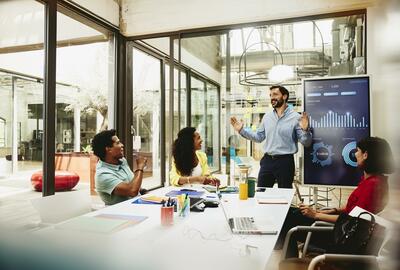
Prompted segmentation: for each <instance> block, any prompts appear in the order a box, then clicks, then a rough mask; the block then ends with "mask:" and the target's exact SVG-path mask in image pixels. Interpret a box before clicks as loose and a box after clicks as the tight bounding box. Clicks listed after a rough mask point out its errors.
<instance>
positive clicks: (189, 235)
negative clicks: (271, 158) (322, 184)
mask: <svg viewBox="0 0 400 270" xmlns="http://www.w3.org/2000/svg"><path fill="white" fill-rule="evenodd" d="M172 189H174V188H173V187H168V188H162V189H159V190H156V191H153V192H152V193H154V194H155V195H165V194H166V193H167V192H168V191H170V190H172ZM293 194H294V190H292V189H277V188H273V189H267V190H266V191H265V192H261V193H259V192H258V193H256V198H249V199H248V200H239V199H238V194H223V195H222V202H223V203H224V206H225V210H226V212H227V214H228V216H229V217H235V216H252V217H254V219H255V221H256V224H257V226H260V227H270V228H272V229H275V230H277V231H278V232H279V231H280V229H281V227H282V224H283V221H284V219H285V217H286V214H287V211H288V209H289V206H290V203H291V200H292V197H293ZM261 197H263V198H265V197H267V198H276V197H279V198H282V197H284V198H286V199H287V204H258V203H257V198H261ZM133 200H134V199H132V200H128V201H125V202H122V203H119V204H116V205H113V206H109V207H106V208H103V209H101V210H98V211H95V212H91V213H88V214H86V216H95V215H98V214H99V213H102V214H125V215H127V214H129V215H137V216H147V217H148V218H147V219H146V220H144V221H143V222H141V223H139V224H136V225H134V226H131V227H128V228H125V229H123V230H120V231H117V232H115V233H112V234H108V235H99V234H97V235H94V234H92V235H87V234H86V233H84V234H83V233H82V232H79V239H80V241H81V242H85V243H82V244H83V245H84V246H85V247H86V248H88V247H90V243H89V242H90V241H92V240H93V239H95V241H94V243H96V244H93V245H96V246H97V247H100V246H101V247H102V248H103V247H104V246H106V247H107V252H108V254H109V253H110V252H111V253H112V254H113V258H114V259H115V260H117V261H118V263H121V264H122V262H123V261H124V259H126V262H125V263H128V264H129V263H132V262H130V260H132V258H135V256H137V257H140V259H141V262H142V263H146V264H147V263H149V267H150V268H152V267H155V268H154V269H157V268H158V267H159V266H160V265H162V267H163V269H174V270H177V269H264V268H265V266H266V264H267V262H268V259H269V257H270V254H271V252H272V250H273V247H274V245H275V242H276V240H277V237H278V234H277V235H233V234H232V233H231V231H230V228H229V225H228V223H227V221H226V219H225V216H224V214H223V211H222V208H221V207H218V208H206V209H205V211H204V212H199V213H198V212H190V214H189V216H188V217H186V218H182V217H179V216H178V215H177V214H176V213H175V215H174V225H172V226H170V227H163V226H161V224H160V205H149V204H132V201H133ZM42 232H43V233H44V234H46V235H47V236H49V235H51V236H54V235H59V234H61V233H62V235H63V236H64V237H66V238H68V239H69V241H70V242H74V241H76V239H77V238H78V237H77V235H78V232H76V231H75V232H66V231H65V230H61V229H56V228H47V229H44V230H42ZM71 239H72V240H71ZM83 239H85V240H83ZM89 239H90V240H89ZM96 241H97V242H96ZM116 254H118V256H114V255H116ZM135 254H136V255H135ZM139 254H140V255H139ZM117 258H118V259H117ZM189 266H190V267H189ZM117 268H118V267H117ZM117 268H115V269H117Z"/></svg>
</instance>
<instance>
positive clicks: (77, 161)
mask: <svg viewBox="0 0 400 270" xmlns="http://www.w3.org/2000/svg"><path fill="white" fill-rule="evenodd" d="M59 10H60V12H58V13H57V70H56V72H57V75H56V80H57V89H56V132H55V146H56V170H66V171H70V172H75V173H77V174H78V175H79V176H80V184H81V185H80V186H81V187H82V188H89V184H90V188H91V191H92V193H94V181H93V180H94V175H93V169H94V168H93V167H94V166H95V165H96V158H95V157H94V156H93V154H91V147H90V144H91V140H92V138H93V136H94V135H95V134H96V133H97V132H99V131H102V130H105V129H109V128H114V124H113V123H112V120H113V118H114V117H113V113H114V109H113V106H112V104H113V96H114V51H115V50H114V38H113V35H112V33H110V32H108V31H106V30H103V29H100V28H96V29H94V28H92V27H91V26H89V22H88V21H86V20H84V19H83V18H80V17H78V16H74V17H73V18H72V17H70V13H69V12H68V11H67V10H63V9H62V8H60V9H59ZM91 168H92V170H91Z"/></svg>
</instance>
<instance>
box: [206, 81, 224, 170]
mask: <svg viewBox="0 0 400 270" xmlns="http://www.w3.org/2000/svg"><path fill="white" fill-rule="evenodd" d="M206 88H207V92H206V113H207V114H206V125H205V127H206V128H205V129H206V131H205V134H206V136H205V145H206V147H207V149H206V153H207V158H208V165H209V166H210V168H211V169H212V170H213V171H215V170H218V169H219V168H218V166H219V162H218V161H219V157H220V155H221V153H220V148H219V145H220V141H219V139H220V119H219V115H220V114H219V110H220V100H219V89H218V87H217V86H215V85H213V84H211V83H207V84H206Z"/></svg>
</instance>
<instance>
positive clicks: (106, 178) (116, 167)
mask: <svg viewBox="0 0 400 270" xmlns="http://www.w3.org/2000/svg"><path fill="white" fill-rule="evenodd" d="M92 148H93V152H94V154H95V155H96V156H97V157H98V158H99V159H100V160H99V161H98V162H97V165H96V175H95V181H96V190H97V192H98V193H99V195H100V197H101V199H102V200H103V201H104V203H105V204H106V205H112V204H116V203H119V202H122V201H125V200H127V199H130V198H132V197H135V196H137V195H138V194H139V191H140V187H141V185H142V179H143V170H144V167H145V166H146V163H147V159H146V158H138V159H136V165H137V169H136V170H135V172H132V171H131V169H130V168H129V165H128V162H127V161H126V159H125V158H124V145H123V144H122V143H121V141H120V140H119V138H118V137H117V135H116V131H115V130H114V129H111V130H104V131H102V132H100V133H98V134H96V135H95V136H94V138H93V140H92Z"/></svg>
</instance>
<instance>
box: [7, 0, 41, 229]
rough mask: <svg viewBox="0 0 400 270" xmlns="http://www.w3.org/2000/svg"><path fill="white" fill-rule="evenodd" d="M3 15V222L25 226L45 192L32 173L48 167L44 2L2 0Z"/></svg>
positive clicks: (31, 219) (34, 218) (14, 225)
mask: <svg viewBox="0 0 400 270" xmlns="http://www.w3.org/2000/svg"><path fill="white" fill-rule="evenodd" d="M0 18H1V19H0V100H1V104H2V105H1V106H0V217H1V218H0V222H1V223H3V222H5V223H10V224H12V228H20V227H24V226H26V225H27V224H29V223H30V222H35V221H36V222H37V221H38V216H37V215H34V213H33V211H30V210H32V209H31V204H30V202H29V199H30V198H33V197H40V196H41V193H40V192H35V191H33V190H32V186H31V182H30V177H31V175H32V174H33V173H34V172H35V171H38V170H41V169H42V156H43V153H42V139H43V137H42V135H43V120H42V114H43V110H42V108H43V71H44V67H43V64H44V53H43V40H44V6H43V5H42V4H41V3H39V2H37V1H33V0H20V1H0ZM22 209H23V210H22Z"/></svg>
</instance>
